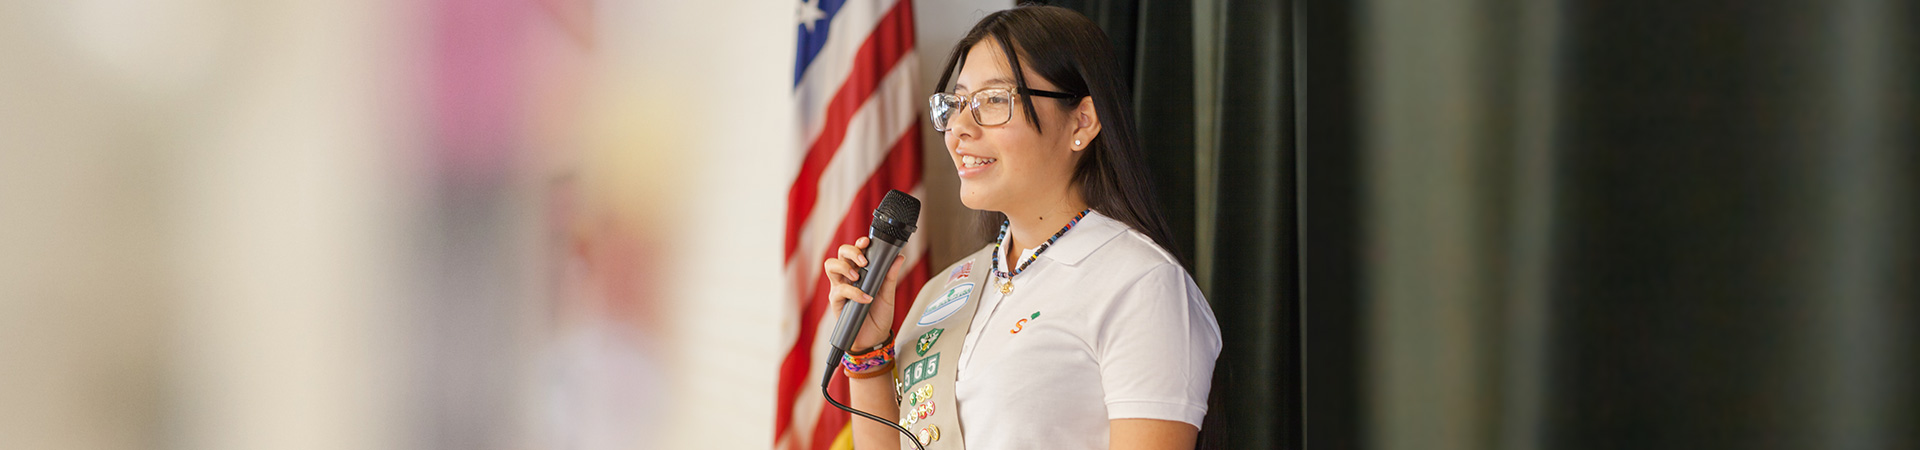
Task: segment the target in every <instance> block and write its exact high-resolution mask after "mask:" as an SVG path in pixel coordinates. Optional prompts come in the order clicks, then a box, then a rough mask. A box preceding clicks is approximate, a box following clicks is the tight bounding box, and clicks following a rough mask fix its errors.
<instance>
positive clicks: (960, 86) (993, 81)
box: [953, 78, 1013, 91]
mask: <svg viewBox="0 0 1920 450" xmlns="http://www.w3.org/2000/svg"><path fill="white" fill-rule="evenodd" d="M984 84H986V85H989V86H991V85H995V84H1004V85H1008V86H1011V85H1013V81H1011V80H1008V79H1006V78H994V79H991V80H987V82H986V83H984ZM966 88H967V85H964V84H960V82H958V81H955V82H954V83H953V89H954V90H956V91H957V90H961V89H966Z"/></svg>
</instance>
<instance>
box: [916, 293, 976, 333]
mask: <svg viewBox="0 0 1920 450" xmlns="http://www.w3.org/2000/svg"><path fill="white" fill-rule="evenodd" d="M972 298H973V283H960V285H959V286H954V287H952V288H948V289H947V293H946V294H945V295H941V296H940V300H938V301H935V302H933V304H931V305H927V310H926V311H924V312H921V313H920V320H919V321H918V322H915V323H918V324H920V326H927V325H933V324H936V323H940V321H942V320H947V317H950V316H953V313H956V312H960V307H962V306H966V305H967V300H968V299H972Z"/></svg>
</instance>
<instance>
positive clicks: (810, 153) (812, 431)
mask: <svg viewBox="0 0 1920 450" xmlns="http://www.w3.org/2000/svg"><path fill="white" fill-rule="evenodd" d="M796 16H797V22H798V28H799V33H800V40H799V50H798V55H797V57H796V58H795V60H794V65H793V79H794V83H793V95H794V101H795V103H796V104H797V105H798V107H799V114H798V117H799V121H800V124H799V125H800V126H799V132H800V133H799V136H798V138H799V139H798V142H799V143H800V148H801V149H804V150H803V151H804V152H805V155H804V156H803V157H802V158H801V162H800V167H799V168H798V170H797V172H796V175H795V176H794V179H793V186H792V187H791V188H790V189H789V190H788V191H787V227H786V253H785V261H786V263H785V271H786V276H787V281H788V284H787V285H788V286H789V288H790V289H789V291H788V295H789V296H791V302H789V303H788V304H789V305H792V307H791V308H788V315H787V321H786V324H787V326H786V327H785V329H784V330H783V332H784V334H783V336H785V337H786V338H787V339H788V341H787V343H788V345H789V350H788V351H787V356H786V359H785V360H784V361H782V362H781V364H780V385H779V390H778V394H777V395H778V396H779V397H778V398H776V399H775V401H774V409H775V414H774V448H776V449H781V450H826V449H830V448H836V447H840V446H845V447H844V448H850V447H851V446H850V445H847V444H846V437H845V435H846V434H847V430H848V418H849V417H850V416H849V415H848V414H847V413H845V412H842V411H840V410H838V409H835V408H834V407H833V405H828V404H827V403H826V402H825V401H824V400H822V399H821V398H820V389H819V386H820V378H819V377H820V374H821V373H822V372H823V371H824V370H825V368H826V367H825V366H824V365H823V364H830V363H835V362H830V361H821V359H822V358H823V357H824V355H825V353H826V348H827V342H826V338H827V336H826V335H827V334H830V332H831V331H832V329H833V326H834V322H833V320H834V318H833V317H826V314H825V313H826V310H827V287H828V284H827V282H826V277H824V276H823V275H822V274H821V273H820V262H821V261H823V260H825V259H826V258H828V257H829V256H831V255H832V254H833V253H832V252H834V250H835V249H836V248H837V247H838V246H839V245H841V244H849V243H852V242H853V241H854V239H857V238H859V237H862V236H866V235H867V227H868V225H869V224H871V222H872V220H873V219H872V214H873V208H874V207H876V206H879V204H880V199H881V198H882V197H885V196H886V193H887V191H888V190H890V189H899V190H901V191H904V192H907V193H910V194H913V195H914V196H915V197H922V198H924V197H925V195H924V194H925V192H924V191H923V190H922V188H921V186H920V175H921V167H920V158H921V156H920V148H921V147H920V126H921V121H922V120H924V119H923V117H924V116H922V115H921V113H920V112H921V111H922V110H923V108H924V106H922V105H924V104H925V100H924V99H923V97H924V95H925V92H923V90H922V89H918V88H917V86H918V83H919V79H918V75H917V74H916V72H917V70H915V67H917V66H918V64H919V63H918V60H917V58H916V57H915V55H914V51H913V43H914V33H913V3H912V1H911V0H805V1H802V2H801V3H800V5H799V8H798V9H797V14H796ZM926 231H927V227H926V226H925V223H924V221H923V223H922V227H921V234H925V233H926ZM924 241H925V239H924V238H920V239H913V240H910V241H909V242H908V243H907V246H906V248H904V249H902V250H901V254H903V255H905V256H906V260H905V261H903V264H905V265H906V267H905V269H906V270H903V272H902V273H903V275H902V280H901V282H900V285H899V288H898V291H897V292H896V294H895V297H894V298H895V299H896V301H897V302H898V303H899V304H900V305H899V306H898V307H896V308H895V311H894V317H893V323H894V329H899V326H900V322H901V319H903V318H905V317H906V315H907V309H908V306H909V305H911V304H912V302H913V296H914V294H915V293H917V292H919V290H920V286H921V285H922V284H925V283H926V281H927V277H928V273H929V269H928V266H927V261H926V260H925V256H926V253H927V252H926V244H925V243H924ZM846 383H847V382H846V377H835V380H834V382H833V385H832V386H831V388H830V389H831V390H832V392H833V395H834V398H836V399H839V400H841V401H842V402H845V401H846V399H847V384H846ZM836 444H838V445H836Z"/></svg>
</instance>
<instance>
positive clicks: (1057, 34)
mask: <svg viewBox="0 0 1920 450" xmlns="http://www.w3.org/2000/svg"><path fill="white" fill-rule="evenodd" d="M989 37H991V38H993V39H994V40H995V41H997V42H998V43H999V44H1000V53H1002V54H1005V55H1007V64H1008V66H1009V67H1011V68H1012V69H1013V82H1014V84H1015V85H1016V86H1018V87H1019V88H1020V89H1019V91H1020V92H1019V95H1020V105H1021V106H1022V107H1023V108H1024V110H1025V111H1026V113H1027V121H1028V122H1032V123H1033V126H1034V128H1036V129H1039V130H1041V132H1042V133H1045V132H1046V128H1043V127H1041V126H1040V116H1039V115H1036V114H1034V111H1033V97H1032V96H1029V95H1027V94H1026V92H1025V90H1026V89H1027V77H1026V74H1025V73H1024V72H1022V71H1021V70H1020V68H1021V67H1022V60H1023V59H1024V60H1025V62H1026V64H1025V65H1026V67H1028V68H1031V69H1033V72H1034V73H1035V74H1039V75H1040V77H1041V78H1045V79H1046V80H1047V81H1050V82H1053V84H1054V85H1055V86H1058V87H1059V90H1061V91H1064V92H1066V93H1068V94H1073V95H1079V96H1083V97H1084V96H1090V97H1092V98H1093V109H1094V111H1096V112H1098V113H1099V114H1100V134H1099V135H1098V136H1095V137H1094V138H1093V142H1090V143H1088V144H1087V148H1086V150H1083V151H1085V152H1087V153H1086V154H1084V155H1083V156H1081V158H1080V162H1079V164H1078V165H1077V166H1075V167H1074V171H1073V183H1074V184H1076V185H1078V186H1080V195H1081V196H1083V197H1085V198H1084V200H1086V202H1087V206H1090V207H1092V208H1093V209H1096V210H1099V211H1100V213H1101V214H1105V215H1107V216H1108V217H1112V218H1113V219H1114V220H1118V221H1120V222H1121V223H1125V224H1127V226H1130V227H1133V229H1135V230H1139V231H1140V232H1141V233H1143V234H1146V235H1147V237H1149V238H1152V239H1153V242H1154V243H1155V244H1159V245H1160V248H1162V249H1165V250H1166V251H1167V252H1168V253H1172V254H1173V255H1175V258H1176V259H1179V260H1180V262H1181V264H1182V265H1183V266H1184V265H1185V264H1186V257H1185V255H1184V254H1182V253H1181V252H1180V249H1178V248H1175V247H1174V246H1173V234H1172V232H1171V231H1170V228H1169V227H1168V226H1167V220H1166V218H1165V217H1163V216H1162V215H1161V213H1160V208H1159V205H1157V204H1155V202H1154V196H1153V179H1152V178H1150V177H1149V176H1148V175H1147V167H1146V163H1145V161H1146V158H1145V156H1143V155H1141V153H1140V137H1139V134H1138V133H1136V132H1135V131H1134V126H1133V108H1132V107H1131V106H1129V105H1132V104H1133V102H1132V100H1131V99H1130V96H1131V91H1130V90H1128V89H1127V85H1126V83H1125V82H1124V81H1123V80H1121V79H1120V67H1119V65H1118V63H1116V62H1115V61H1114V58H1113V53H1114V50H1113V43H1112V42H1111V41H1109V40H1107V34H1106V32H1103V31H1101V30H1100V25H1098V24H1095V23H1093V21H1092V20H1090V19H1087V16H1083V15H1080V13H1078V12H1075V11H1074V10H1071V9H1066V8H1061V7H1058V6H1042V5H1033V4H1023V5H1020V6H1018V7H1015V8H1013V9H1008V10H1002V11H998V12H995V13H993V14H988V15H987V17H985V18H982V19H980V23H977V24H974V25H973V29H972V30H970V31H967V36H966V37H965V38H962V39H960V43H958V44H955V45H954V46H953V53H952V54H951V56H949V57H948V58H947V69H946V71H945V72H943V73H941V75H940V84H938V85H935V86H934V87H935V89H938V90H940V91H941V92H945V91H946V90H948V89H950V88H951V87H952V86H951V85H950V84H948V83H949V82H951V81H953V76H954V74H957V73H959V72H960V69H961V68H962V67H964V66H965V65H966V61H967V52H968V51H969V50H972V49H973V46H974V44H978V43H980V41H981V40H983V39H986V38H989ZM1057 101H1059V102H1061V104H1062V105H1064V106H1065V107H1067V108H1073V107H1074V106H1076V105H1078V103H1079V101H1080V100H1079V99H1077V98H1076V99H1058V100H1057ZM1004 220H1006V215H1005V214H1002V213H999V212H995V211H981V212H980V222H979V228H980V230H979V232H980V235H981V236H982V240H983V241H985V240H990V239H993V237H994V235H995V234H997V233H998V232H999V230H1000V223H1001V221H1004Z"/></svg>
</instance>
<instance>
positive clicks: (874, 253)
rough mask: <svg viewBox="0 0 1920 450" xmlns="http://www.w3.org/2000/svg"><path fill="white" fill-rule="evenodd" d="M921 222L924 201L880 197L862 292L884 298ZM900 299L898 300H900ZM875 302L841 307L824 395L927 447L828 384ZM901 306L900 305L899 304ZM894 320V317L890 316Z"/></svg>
mask: <svg viewBox="0 0 1920 450" xmlns="http://www.w3.org/2000/svg"><path fill="white" fill-rule="evenodd" d="M919 221H920V200H919V199H916V198H913V196H911V195H907V193H905V192H900V191H898V190H893V191H887V197H886V198H884V199H881V200H880V207H879V208H874V210H873V227H872V228H870V229H869V230H868V231H867V237H868V239H867V241H868V242H867V253H866V257H867V267H865V268H861V267H855V268H854V269H853V270H854V272H855V273H857V274H859V275H860V279H859V280H858V281H859V282H860V292H865V293H866V294H867V296H869V297H873V298H874V299H875V300H878V299H879V298H880V289H881V288H882V287H884V286H886V281H887V271H888V270H889V269H892V268H893V258H894V257H895V256H898V255H899V254H900V247H903V246H906V245H907V238H908V237H910V236H913V230H914V228H915V227H914V224H915V223H918V222H919ZM896 301H897V299H896ZM871 306H872V305H869V304H866V303H860V302H856V301H852V300H848V301H847V303H846V304H844V305H842V306H841V307H840V321H839V324H837V325H834V327H833V335H831V336H829V337H830V338H832V340H830V341H827V342H828V343H829V344H830V345H831V346H832V348H829V349H827V361H826V364H824V365H825V366H827V367H826V369H827V373H824V374H821V375H820V394H821V395H823V396H826V398H827V403H831V404H833V407H835V408H840V409H841V410H844V411H846V412H848V413H852V414H854V415H858V416H860V417H865V418H867V419H869V420H873V421H875V422H879V423H883V424H886V425H887V426H888V427H891V428H893V430H894V431H898V432H900V434H901V435H903V436H906V437H907V440H910V441H913V446H914V447H917V448H921V449H925V448H926V446H925V445H924V444H922V443H921V442H920V439H919V438H916V437H914V435H913V432H910V431H907V429H906V427H903V426H901V425H900V424H897V423H894V421H893V420H892V419H886V418H881V417H880V416H875V415H873V414H869V413H867V412H866V411H861V410H858V409H853V408H852V407H850V406H847V405H843V404H841V403H840V401H838V400H834V399H833V393H832V391H831V390H829V389H827V386H828V385H829V384H831V383H832V382H833V372H834V368H836V367H839V366H840V358H841V357H842V356H845V355H846V354H847V350H849V349H851V348H853V337H854V336H858V335H860V325H861V324H862V323H864V322H866V321H867V308H868V307H871ZM895 307H898V305H895ZM886 320H888V321H892V320H893V318H892V317H888V318H886Z"/></svg>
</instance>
